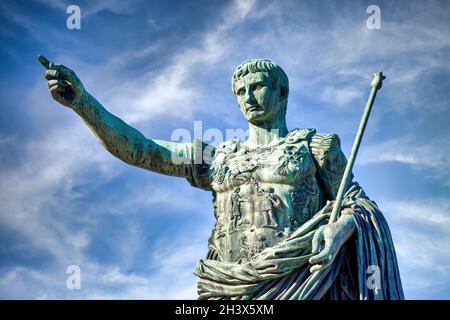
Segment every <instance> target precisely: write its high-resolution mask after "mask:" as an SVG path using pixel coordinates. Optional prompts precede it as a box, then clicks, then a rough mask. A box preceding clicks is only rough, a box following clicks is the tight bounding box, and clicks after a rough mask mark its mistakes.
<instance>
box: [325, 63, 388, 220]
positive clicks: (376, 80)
mask: <svg viewBox="0 0 450 320" xmlns="http://www.w3.org/2000/svg"><path fill="white" fill-rule="evenodd" d="M373 76H374V77H373V80H372V82H371V83H370V86H371V89H370V94H369V98H368V99H367V103H366V107H365V109H364V113H363V116H362V118H361V122H360V124H359V128H358V133H357V134H356V137H355V141H354V142H353V148H352V152H351V153H350V157H349V158H348V162H347V166H346V167H345V171H344V175H343V176H342V180H341V184H340V185H339V190H338V193H337V196H336V200H335V202H334V205H333V211H331V216H330V220H329V221H328V223H333V222H335V221H336V220H337V219H338V218H339V212H340V211H341V205H342V199H343V198H344V194H345V192H346V191H347V185H348V181H349V179H350V175H351V172H352V169H353V164H354V163H355V159H356V155H357V154H358V150H359V146H360V145H361V140H362V137H363V135H364V130H365V129H366V125H367V121H368V120H369V115H370V111H371V110H372V105H373V102H374V101H375V96H376V95H377V91H378V90H379V89H381V85H382V82H383V80H384V79H385V78H386V77H385V76H383V72H381V71H380V72H376V73H374V74H373Z"/></svg>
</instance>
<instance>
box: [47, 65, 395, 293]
mask: <svg viewBox="0 0 450 320" xmlns="http://www.w3.org/2000/svg"><path fill="white" fill-rule="evenodd" d="M39 61H40V62H41V63H42V65H43V66H44V67H45V68H46V71H45V78H46V80H47V81H48V86H49V90H50V94H51V96H52V97H53V99H54V100H55V101H57V102H58V103H60V104H61V105H63V106H65V107H67V108H69V109H70V110H72V111H74V112H75V113H76V114H77V115H78V116H79V117H81V119H82V120H83V121H84V123H85V124H86V125H87V127H88V128H89V129H90V130H91V131H92V132H93V134H95V135H96V137H97V138H98V139H99V141H100V143H101V144H102V145H103V146H104V147H105V149H106V150H107V151H109V152H110V153H111V154H112V155H113V156H115V157H117V158H119V159H121V160H123V161H124V162H126V163H128V164H130V165H133V166H137V167H140V168H144V169H146V170H149V171H153V172H155V173H160V174H165V175H170V176H176V177H181V178H186V179H187V180H188V181H189V183H190V184H191V185H192V186H193V187H196V188H200V189H203V190H205V191H208V192H212V193H213V206H214V215H215V217H216V219H217V221H216V225H215V227H214V229H213V231H212V234H211V237H210V238H209V241H208V252H207V254H206V258H205V259H201V260H199V261H198V263H197V265H196V267H195V269H194V274H195V275H197V276H198V278H199V280H198V294H199V299H245V300H247V299H294V300H299V299H403V291H402V285H401V280H400V275H399V271H398V267H397V261H396V254H395V249H394V246H393V243H392V239H391V235H390V231H389V228H388V225H387V223H386V221H385V219H384V216H383V214H382V213H381V211H380V209H379V208H378V207H377V205H376V204H375V203H374V202H373V201H371V200H370V199H369V197H367V196H366V194H365V193H364V191H363V189H362V188H361V186H360V185H359V184H358V183H357V182H356V181H354V180H353V179H352V180H351V182H350V185H349V188H348V191H347V193H346V194H345V197H344V200H343V205H342V209H341V212H340V216H339V218H338V219H337V220H336V221H334V222H332V223H328V220H329V217H330V213H331V209H332V206H333V201H334V199H335V198H336V194H337V191H338V190H337V189H338V187H339V184H340V181H341V179H342V176H343V172H344V169H345V165H346V158H345V156H344V155H343V153H342V150H341V148H340V140H339V138H338V136H337V135H336V134H320V133H317V132H316V131H315V130H314V129H294V130H292V131H289V130H288V129H287V126H286V111H287V104H288V96H289V82H288V77H287V75H286V73H285V72H284V71H283V69H282V68H281V67H280V66H278V65H277V64H276V63H274V62H272V61H270V60H265V59H255V60H248V61H245V62H243V63H242V64H240V65H239V66H238V67H237V68H236V70H235V72H234V73H233V75H232V79H231V88H232V92H233V94H234V95H235V96H236V99H237V102H238V106H239V109H240V111H241V113H242V115H243V116H244V117H245V119H246V120H247V122H248V126H249V137H248V139H247V140H245V141H240V140H238V139H233V140H229V141H225V142H224V143H222V144H220V145H218V146H217V147H214V146H211V145H207V144H205V143H202V142H201V141H198V140H195V141H193V142H192V143H177V142H171V141H164V140H157V139H148V138H146V137H144V135H142V134H141V133H140V132H139V131H138V130H136V129H135V128H133V127H131V126H130V125H128V124H126V123H125V122H123V121H122V120H121V119H119V118H118V117H116V116H115V115H113V114H112V113H110V112H109V111H108V110H107V109H106V108H105V107H103V106H102V104H101V103H100V102H98V101H97V100H96V99H95V98H94V97H93V96H92V95H91V93H90V92H89V91H88V90H87V88H85V87H84V86H83V84H82V82H81V80H80V79H79V77H78V76H77V75H76V74H75V72H74V71H73V70H71V69H69V68H67V67H65V66H63V65H60V64H54V63H52V62H50V61H48V60H47V59H46V58H44V57H43V56H40V57H39ZM204 150H208V151H209V157H207V158H208V159H209V160H211V161H209V160H208V161H206V160H205V159H203V160H202V159H200V161H198V160H199V159H198V158H199V157H198V155H199V154H201V152H202V151H204ZM199 151H200V152H199ZM173 154H176V155H177V156H178V157H181V158H183V159H186V160H187V161H181V162H180V161H176V162H175V161H173V158H172V155H173ZM371 265H376V266H378V268H379V270H380V272H381V274H380V279H381V287H380V288H377V290H373V288H372V289H371V288H368V286H367V285H366V270H367V268H368V267H369V266H371Z"/></svg>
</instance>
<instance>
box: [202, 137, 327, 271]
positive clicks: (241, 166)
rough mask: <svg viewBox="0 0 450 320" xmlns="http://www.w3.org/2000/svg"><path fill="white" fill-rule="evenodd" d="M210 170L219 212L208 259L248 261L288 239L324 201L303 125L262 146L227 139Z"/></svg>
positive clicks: (220, 147)
mask: <svg viewBox="0 0 450 320" xmlns="http://www.w3.org/2000/svg"><path fill="white" fill-rule="evenodd" d="M208 174H209V176H210V181H211V187H212V189H213V195H214V199H213V205H214V214H215V216H216V225H215V226H214V229H213V232H212V235H211V237H210V239H209V250H208V256H207V258H209V259H217V260H221V261H233V262H244V261H248V260H249V259H251V257H252V256H254V255H255V254H256V253H258V252H261V251H262V250H263V249H264V248H266V247H271V246H273V245H274V244H276V243H277V242H280V241H282V240H283V239H285V238H286V237H287V236H289V234H290V233H291V232H292V231H294V230H295V229H297V228H298V227H299V226H301V225H302V224H303V223H305V222H306V221H308V220H309V219H310V218H311V217H312V216H313V215H314V214H315V213H316V212H317V211H318V210H319V209H320V207H321V206H322V195H321V190H320V188H319V184H318V181H317V179H316V168H315V165H314V161H313V157H312V155H311V153H310V151H309V147H308V141H307V139H306V133H305V131H304V130H294V131H292V132H290V133H289V134H288V135H287V136H286V137H285V138H283V139H282V140H281V141H280V142H279V143H278V144H277V145H275V146H272V147H265V148H258V149H251V148H249V147H247V146H246V145H245V144H244V143H243V142H241V141H239V140H230V141H226V142H225V143H223V144H221V145H220V146H219V147H218V148H217V149H216V153H215V156H214V160H213V161H212V163H211V166H210V168H209V172H208Z"/></svg>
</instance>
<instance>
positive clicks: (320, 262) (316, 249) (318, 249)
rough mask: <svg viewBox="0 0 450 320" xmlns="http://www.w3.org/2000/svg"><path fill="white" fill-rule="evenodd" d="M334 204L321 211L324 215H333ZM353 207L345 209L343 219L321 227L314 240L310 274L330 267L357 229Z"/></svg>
mask: <svg viewBox="0 0 450 320" xmlns="http://www.w3.org/2000/svg"><path fill="white" fill-rule="evenodd" d="M333 203H334V202H328V203H327V204H326V205H325V207H324V208H323V209H322V210H321V212H322V213H325V214H328V215H330V214H331V210H332V208H333ZM353 210H354V209H353V208H352V207H344V208H343V210H342V211H341V212H342V214H341V217H340V218H339V219H338V220H337V221H336V222H334V223H331V224H326V225H322V226H320V227H319V228H318V229H317V231H316V233H315V234H314V237H313V239H312V249H311V252H312V253H313V254H314V255H313V256H312V257H311V258H309V263H310V264H311V265H312V266H311V268H310V272H311V273H313V272H316V271H320V270H322V269H325V268H327V267H328V266H330V265H331V264H332V263H333V261H334V259H335V258H336V256H337V254H338V252H339V249H340V248H341V247H342V245H343V244H344V243H345V241H347V240H348V239H349V238H350V237H351V235H352V234H353V232H354V231H355V229H356V224H355V221H354V220H353V217H352V214H353Z"/></svg>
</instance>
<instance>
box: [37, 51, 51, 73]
mask: <svg viewBox="0 0 450 320" xmlns="http://www.w3.org/2000/svg"><path fill="white" fill-rule="evenodd" d="M38 60H39V62H40V63H41V64H42V65H43V66H44V68H45V69H51V68H52V64H53V63H51V62H50V61H49V60H48V59H47V58H46V57H44V56H43V55H42V54H40V55H39V56H38Z"/></svg>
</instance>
